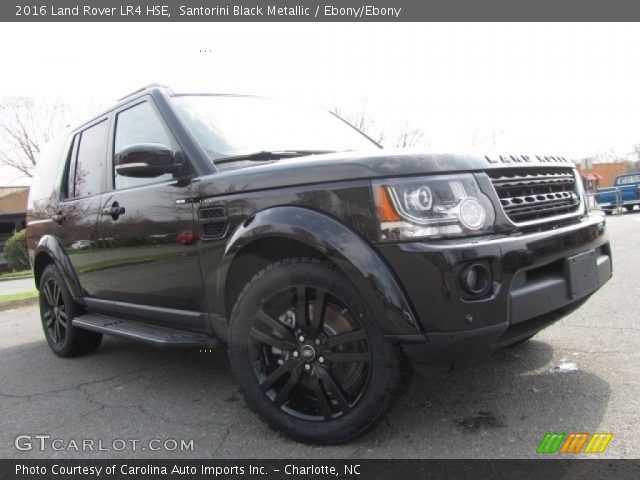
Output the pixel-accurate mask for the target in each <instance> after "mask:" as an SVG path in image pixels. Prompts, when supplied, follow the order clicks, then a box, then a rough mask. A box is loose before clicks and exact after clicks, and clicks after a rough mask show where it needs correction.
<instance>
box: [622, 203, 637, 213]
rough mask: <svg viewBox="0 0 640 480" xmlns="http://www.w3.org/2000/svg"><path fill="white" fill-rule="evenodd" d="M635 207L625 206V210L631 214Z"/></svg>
mask: <svg viewBox="0 0 640 480" xmlns="http://www.w3.org/2000/svg"><path fill="white" fill-rule="evenodd" d="M634 206H635V205H625V206H624V209H625V210H626V211H627V212H630V211H632V210H633V207H634Z"/></svg>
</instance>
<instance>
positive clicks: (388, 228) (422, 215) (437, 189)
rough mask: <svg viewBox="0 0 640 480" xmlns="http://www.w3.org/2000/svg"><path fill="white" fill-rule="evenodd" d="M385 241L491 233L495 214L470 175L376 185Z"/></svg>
mask: <svg viewBox="0 0 640 480" xmlns="http://www.w3.org/2000/svg"><path fill="white" fill-rule="evenodd" d="M373 189H374V197H375V203H376V212H377V215H378V220H379V221H380V231H381V238H382V240H395V239H403V238H415V237H447V236H464V235H478V234H483V233H490V232H492V231H493V224H494V222H495V212H494V210H493V205H492V204H491V201H490V200H489V199H488V198H487V196H486V195H484V194H483V193H482V192H481V191H480V188H479V187H478V183H477V182H476V180H475V178H474V177H473V175H471V174H468V173H467V174H459V175H435V176H431V177H421V178H396V179H386V180H376V181H374V182H373Z"/></svg>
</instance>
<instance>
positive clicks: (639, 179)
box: [618, 175, 640, 185]
mask: <svg viewBox="0 0 640 480" xmlns="http://www.w3.org/2000/svg"><path fill="white" fill-rule="evenodd" d="M630 183H640V175H627V176H625V177H620V178H619V179H618V185H629V184H630Z"/></svg>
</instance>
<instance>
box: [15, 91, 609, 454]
mask: <svg viewBox="0 0 640 480" xmlns="http://www.w3.org/2000/svg"><path fill="white" fill-rule="evenodd" d="M27 237H28V244H29V250H30V257H31V260H32V264H33V270H34V274H35V281H36V285H37V287H38V289H39V290H40V312H41V316H42V325H43V328H44V333H45V336H46V339H47V342H48V343H49V345H50V347H51V349H52V350H53V351H54V352H55V353H56V354H58V355H60V356H62V357H70V356H74V355H80V354H84V353H89V352H91V351H93V350H95V349H96V348H97V347H98V345H99V343H100V340H101V338H102V335H103V334H108V335H117V336H121V337H125V338H131V339H135V340H140V341H144V342H149V343H152V344H155V345H159V346H189V347H198V348H203V347H206V348H210V347H211V348H215V347H217V346H218V345H222V344H226V345H227V347H228V351H229V358H230V364H231V368H232V370H233V373H234V375H235V377H236V379H237V381H238V383H239V384H240V386H241V388H242V390H243V392H244V395H245V398H246V401H247V403H248V404H249V406H250V407H251V408H252V409H253V411H255V412H256V413H257V414H258V415H259V416H260V417H262V418H263V419H264V420H265V421H266V422H267V423H268V424H269V425H271V426H273V427H274V428H276V429H278V430H280V431H283V432H285V433H286V434H288V435H290V436H291V437H293V438H296V439H299V440H305V441H311V442H316V443H338V442H343V441H347V440H349V439H352V438H355V437H357V436H358V435H360V434H362V433H363V432H365V431H366V430H367V429H368V428H369V427H371V426H372V425H374V424H375V422H376V421H377V420H379V419H380V418H381V417H382V416H383V415H384V413H385V412H386V411H387V410H388V408H389V407H390V405H391V404H392V400H393V398H394V396H395V394H396V393H397V392H398V391H399V389H400V387H401V386H402V384H403V383H405V374H408V373H410V369H408V368H406V367H405V364H406V363H408V364H411V365H412V366H413V369H415V370H417V371H418V372H421V373H423V374H424V373H429V372H431V371H434V370H438V369H442V368H451V367H452V366H453V364H454V363H459V362H461V361H462V360H466V359H468V358H473V357H478V356H481V355H483V354H486V353H488V352H490V351H492V350H495V349H497V348H501V347H504V346H506V345H510V344H514V343H517V342H521V341H524V340H526V339H527V338H529V337H531V336H533V335H534V334H536V333H537V332H538V331H540V330H541V329H542V328H544V327H546V326H547V325H549V324H550V323H552V322H553V321H555V320H557V319H559V318H560V317H562V316H563V315H565V314H566V313H568V312H570V311H571V310H573V309H574V308H576V307H577V306H579V305H580V304H582V303H583V302H584V301H585V300H586V299H587V298H588V297H589V296H590V295H591V294H592V293H593V292H594V291H596V290H597V289H598V288H599V287H601V286H602V285H603V284H604V283H605V282H606V281H607V280H608V279H609V278H610V276H611V252H610V248H609V243H608V241H607V236H606V234H605V224H604V220H603V219H602V217H599V216H593V215H590V214H589V212H588V208H587V204H586V196H585V194H584V192H583V190H582V185H581V182H580V177H579V176H578V175H577V174H576V170H575V169H574V167H573V165H572V163H570V162H569V161H568V160H566V159H565V158H563V157H557V156H533V155H532V156H526V155H508V156H506V155H503V156H482V155H456V154H419V153H407V152H400V151H387V150H383V149H381V148H380V146H379V145H377V144H376V143H375V142H373V141H372V140H371V139H369V138H368V137H366V136H365V135H364V134H362V133H361V132H359V131H358V130H356V129H355V128H353V127H352V126H351V125H349V124H347V123H346V122H344V121H343V120H341V119H340V118H338V117H336V116H334V115H332V114H330V113H328V112H325V111H322V110H318V109H315V108H311V107H307V106H302V105H295V104H290V103H287V102H281V101H275V100H271V99H264V98H256V97H249V96H237V95H178V94H174V93H173V92H171V90H169V89H167V88H165V87H160V86H151V87H147V88H144V89H142V90H139V91H137V92H135V93H133V94H131V95H130V96H128V97H126V98H124V99H122V100H121V101H120V103H118V104H117V105H115V106H114V107H112V108H110V109H109V110H108V111H106V112H104V113H102V114H100V115H98V116H96V117H94V118H92V119H91V120H90V121H88V122H87V123H85V124H83V125H81V126H79V127H78V128H76V129H74V130H73V131H71V132H70V133H69V135H68V136H67V137H66V138H65V139H63V141H62V143H60V144H58V145H53V146H51V149H50V151H49V152H48V153H47V154H45V155H43V158H42V159H41V161H40V164H39V166H38V170H37V173H36V176H35V179H34V184H33V187H32V189H31V194H30V199H29V211H28V226H27Z"/></svg>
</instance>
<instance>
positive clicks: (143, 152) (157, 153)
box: [113, 143, 183, 178]
mask: <svg viewBox="0 0 640 480" xmlns="http://www.w3.org/2000/svg"><path fill="white" fill-rule="evenodd" d="M176 157H177V156H176ZM176 157H174V155H173V152H172V151H171V149H170V148H169V147H167V146H166V145H162V144H160V143H138V144H135V145H130V146H128V147H126V148H125V149H123V150H122V151H120V153H118V154H117V155H116V156H115V158H114V159H113V160H114V164H115V169H116V172H117V173H118V175H122V176H124V177H136V178H153V177H159V176H160V175H164V174H166V173H171V174H173V175H176V174H178V173H180V170H182V166H183V163H182V162H181V161H179V160H178V158H179V157H178V158H176Z"/></svg>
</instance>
